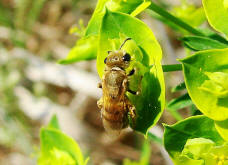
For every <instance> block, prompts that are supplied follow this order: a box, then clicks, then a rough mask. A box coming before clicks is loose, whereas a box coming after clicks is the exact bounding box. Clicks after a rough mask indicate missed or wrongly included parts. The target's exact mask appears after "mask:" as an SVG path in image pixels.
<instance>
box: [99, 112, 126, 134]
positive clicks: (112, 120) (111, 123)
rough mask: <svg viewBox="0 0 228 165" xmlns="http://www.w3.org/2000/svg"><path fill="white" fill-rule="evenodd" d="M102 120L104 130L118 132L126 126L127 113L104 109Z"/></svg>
mask: <svg viewBox="0 0 228 165" xmlns="http://www.w3.org/2000/svg"><path fill="white" fill-rule="evenodd" d="M102 118H103V119H102V120H103V123H104V126H105V129H116V130H120V129H123V128H125V127H126V126H127V123H128V122H127V121H128V119H127V112H126V111H125V110H124V109H122V110H121V109H116V110H113V109H104V110H103V113H102Z"/></svg>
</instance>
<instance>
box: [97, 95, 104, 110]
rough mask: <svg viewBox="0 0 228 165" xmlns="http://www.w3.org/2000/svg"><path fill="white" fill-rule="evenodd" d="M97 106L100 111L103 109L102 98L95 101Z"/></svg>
mask: <svg viewBox="0 0 228 165" xmlns="http://www.w3.org/2000/svg"><path fill="white" fill-rule="evenodd" d="M97 106H98V108H99V109H100V110H101V109H102V108H103V97H102V98H100V99H99V100H98V101H97Z"/></svg>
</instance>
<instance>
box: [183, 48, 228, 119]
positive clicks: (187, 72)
mask: <svg viewBox="0 0 228 165" xmlns="http://www.w3.org/2000/svg"><path fill="white" fill-rule="evenodd" d="M180 61H181V63H182V65H183V68H184V70H183V71H184V78H185V83H186V87H187V90H188V92H189V95H190V97H191V99H192V101H193V103H194V104H195V105H196V107H197V108H198V109H199V110H200V111H201V112H202V113H204V114H205V115H206V116H208V117H210V118H212V119H214V120H219V121H222V120H226V119H228V104H227V103H228V96H227V95H226V90H227V88H226V87H225V86H224V85H225V84H227V80H226V78H225V77H226V76H225V75H227V73H228V49H218V50H207V51H200V52H198V53H196V54H194V55H192V56H189V57H187V58H185V59H183V60H180ZM221 77H222V78H221Z"/></svg>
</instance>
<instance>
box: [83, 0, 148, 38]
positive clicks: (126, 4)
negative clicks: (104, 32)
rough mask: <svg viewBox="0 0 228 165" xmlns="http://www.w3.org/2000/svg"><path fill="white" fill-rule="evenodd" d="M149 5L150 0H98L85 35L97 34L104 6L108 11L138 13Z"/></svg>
mask: <svg viewBox="0 0 228 165" xmlns="http://www.w3.org/2000/svg"><path fill="white" fill-rule="evenodd" d="M149 5H150V0H134V1H129V0H128V1H126V0H98V3H97V6H96V9H95V11H94V13H93V15H92V18H91V19H90V21H89V24H88V26H87V29H86V33H85V35H86V36H89V35H96V34H99V30H100V27H101V22H102V18H103V16H104V14H105V7H107V9H109V10H110V11H118V12H122V13H127V14H131V13H132V15H133V16H135V15H137V14H139V13H140V12H142V11H143V10H145V9H146V8H147V7H148V6H149Z"/></svg>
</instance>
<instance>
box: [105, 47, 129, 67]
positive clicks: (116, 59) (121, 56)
mask: <svg viewBox="0 0 228 165" xmlns="http://www.w3.org/2000/svg"><path fill="white" fill-rule="evenodd" d="M130 61H131V56H130V54H128V53H126V52H125V51H123V50H118V51H114V52H108V56H107V57H106V58H105V60H104V63H105V64H106V65H107V66H108V67H119V68H122V69H125V68H127V67H128V66H129V64H130Z"/></svg>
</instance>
